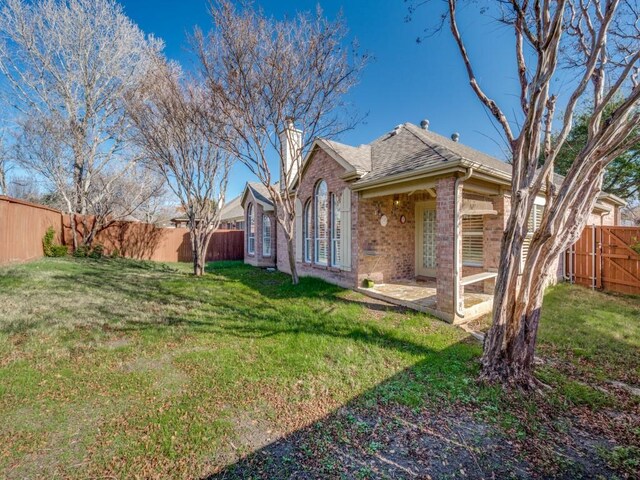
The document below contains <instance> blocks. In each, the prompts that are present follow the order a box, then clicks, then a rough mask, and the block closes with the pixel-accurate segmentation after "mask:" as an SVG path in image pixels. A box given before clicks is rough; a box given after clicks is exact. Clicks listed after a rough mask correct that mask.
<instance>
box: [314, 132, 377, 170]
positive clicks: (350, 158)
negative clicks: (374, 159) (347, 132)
mask: <svg viewBox="0 0 640 480" xmlns="http://www.w3.org/2000/svg"><path fill="white" fill-rule="evenodd" d="M320 141H321V142H322V143H323V144H324V146H325V147H326V148H328V149H331V150H333V151H334V152H335V153H337V154H338V155H339V156H340V157H342V158H343V159H344V160H345V161H346V162H348V163H349V164H350V165H352V166H353V167H354V168H355V169H356V170H358V171H363V172H368V171H370V170H371V146H370V145H360V146H358V147H352V146H351V145H345V144H344V143H340V142H336V141H335V140H326V139H321V140H320Z"/></svg>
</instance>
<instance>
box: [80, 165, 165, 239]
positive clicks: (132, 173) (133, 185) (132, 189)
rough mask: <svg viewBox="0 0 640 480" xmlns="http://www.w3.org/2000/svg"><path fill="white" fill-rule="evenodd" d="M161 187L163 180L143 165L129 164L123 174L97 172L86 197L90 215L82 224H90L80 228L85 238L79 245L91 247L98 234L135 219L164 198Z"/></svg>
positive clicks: (117, 172) (163, 188)
mask: <svg viewBox="0 0 640 480" xmlns="http://www.w3.org/2000/svg"><path fill="white" fill-rule="evenodd" d="M165 187H166V185H165V181H164V178H163V177H161V176H160V175H159V174H158V173H157V172H156V171H154V170H152V169H151V168H149V166H148V165H146V164H144V163H136V164H132V165H130V166H129V168H128V169H127V170H126V171H124V174H123V172H121V171H115V172H101V173H100V175H98V176H97V177H96V178H94V179H93V182H92V186H91V188H92V189H94V190H95V191H92V192H89V193H90V194H89V195H88V198H89V202H90V203H89V209H90V211H91V216H89V217H85V218H83V220H82V221H83V222H87V223H89V222H90V223H89V224H88V227H87V228H85V229H84V231H85V232H87V235H89V237H87V238H83V243H84V244H86V245H91V244H92V243H93V241H94V239H95V238H96V236H97V235H98V233H100V232H101V231H103V230H106V229H107V228H109V227H110V226H111V225H113V224H114V223H115V222H117V221H119V220H132V219H133V220H137V219H138V218H137V216H138V215H144V214H145V213H146V212H148V211H149V207H151V208H153V207H152V206H153V205H155V204H156V203H157V202H158V201H160V200H161V199H162V198H163V197H164V195H165ZM143 218H144V217H143Z"/></svg>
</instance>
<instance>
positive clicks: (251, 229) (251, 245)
mask: <svg viewBox="0 0 640 480" xmlns="http://www.w3.org/2000/svg"><path fill="white" fill-rule="evenodd" d="M255 220H256V219H255V214H254V212H253V203H250V204H249V207H247V253H248V254H249V255H255V253H256V222H255Z"/></svg>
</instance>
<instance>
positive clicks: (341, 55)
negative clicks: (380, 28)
mask: <svg viewBox="0 0 640 480" xmlns="http://www.w3.org/2000/svg"><path fill="white" fill-rule="evenodd" d="M211 15H212V19H213V27H214V28H213V31H212V32H210V33H209V34H208V35H206V36H205V35H203V34H202V33H201V32H199V31H196V34H195V35H194V39H193V44H194V47H195V49H196V50H197V52H198V53H199V56H200V60H201V64H202V74H203V76H204V78H205V79H206V82H207V86H208V89H209V102H210V103H211V104H213V105H214V107H213V110H215V111H216V112H219V114H220V119H221V121H223V122H224V123H225V124H226V125H228V127H229V133H230V134H231V135H232V139H233V141H232V142H230V146H229V147H227V148H230V150H231V151H232V153H233V154H234V156H236V157H237V158H238V159H240V160H241V161H242V162H243V163H244V164H245V165H246V166H247V167H248V168H249V170H250V171H251V172H252V173H253V174H254V175H255V176H256V177H257V178H258V179H259V180H260V182H261V183H262V184H263V185H264V186H265V187H266V188H267V190H268V192H269V195H270V197H271V200H272V202H273V204H274V207H275V210H276V218H277V221H278V224H279V225H280V227H281V232H282V234H284V236H285V237H286V241H287V250H288V261H289V267H290V270H291V276H292V281H293V283H294V284H296V283H298V274H297V270H296V264H295V254H294V224H295V203H296V198H297V196H296V191H295V189H293V188H291V187H293V184H294V182H295V180H296V177H297V174H298V172H299V171H300V170H301V167H302V165H301V163H302V157H303V152H305V151H307V150H308V148H309V147H310V146H311V144H312V143H313V141H314V140H315V139H316V138H317V137H325V138H331V137H335V136H336V135H338V134H340V133H342V132H344V131H345V130H347V129H349V128H352V127H353V126H354V125H355V123H356V118H355V117H353V116H348V115H346V113H347V112H346V109H345V108H344V107H345V106H346V105H345V103H344V100H343V97H344V95H345V94H346V93H347V92H348V91H349V90H350V89H351V87H353V86H354V85H355V84H356V83H357V81H358V77H359V73H360V71H361V69H362V68H363V66H364V64H365V61H366V57H358V56H356V55H351V54H350V53H349V51H348V48H346V47H345V45H344V41H345V38H346V35H347V30H346V26H345V24H344V21H343V20H342V18H338V19H337V20H336V21H333V22H332V21H329V20H327V19H326V18H324V17H323V15H322V12H321V11H320V10H318V11H317V12H316V14H315V15H310V14H306V13H304V14H299V15H297V16H296V17H295V18H294V19H292V20H284V21H277V20H275V19H273V18H267V17H266V16H265V15H264V14H263V13H262V12H261V11H257V10H255V9H253V8H252V6H251V5H250V4H248V3H243V4H242V5H241V8H240V9H239V10H238V9H236V7H235V6H234V5H233V4H232V3H231V2H230V1H227V0H221V1H219V2H215V3H212V6H211ZM238 140H239V141H238ZM271 155H274V156H276V158H278V163H277V165H278V166H279V171H280V175H279V180H280V184H279V185H277V184H276V182H277V180H278V176H277V171H276V172H274V171H273V170H272V167H271V166H270V162H269V159H270V157H271Z"/></svg>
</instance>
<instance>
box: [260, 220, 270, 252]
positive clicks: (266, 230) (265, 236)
mask: <svg viewBox="0 0 640 480" xmlns="http://www.w3.org/2000/svg"><path fill="white" fill-rule="evenodd" d="M262 256H263V257H270V256H271V218H269V217H267V216H266V215H263V217H262Z"/></svg>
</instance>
